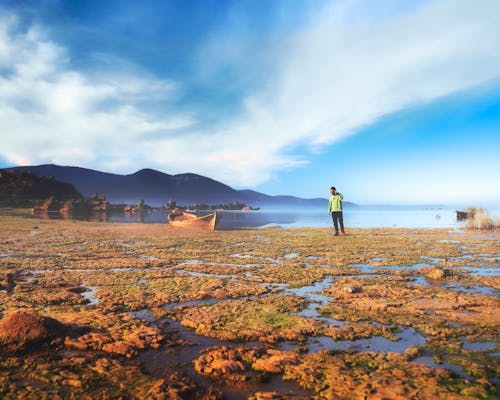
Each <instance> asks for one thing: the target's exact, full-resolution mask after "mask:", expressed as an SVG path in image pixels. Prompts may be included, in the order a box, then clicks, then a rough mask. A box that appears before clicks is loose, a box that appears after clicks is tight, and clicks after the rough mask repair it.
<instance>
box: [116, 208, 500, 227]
mask: <svg viewBox="0 0 500 400" xmlns="http://www.w3.org/2000/svg"><path fill="white" fill-rule="evenodd" d="M211 212H213V211H199V212H197V213H196V214H197V215H199V216H201V215H205V214H209V213H211ZM218 214H219V215H220V217H221V218H220V222H219V224H218V226H217V229H221V230H224V229H247V228H260V227H284V228H300V227H315V228H328V227H333V223H332V219H331V217H330V215H328V213H327V209H326V206H325V207H324V208H323V207H321V208H319V207H309V208H307V207H304V208H298V207H272V208H271V207H269V208H263V209H262V210H258V211H257V210H256V211H218ZM491 214H492V215H499V214H498V213H497V212H496V211H495V210H494V211H493V212H491ZM106 221H109V222H138V223H168V222H167V212H166V211H159V210H154V211H152V212H150V213H143V214H142V215H139V214H133V215H131V216H125V215H124V214H123V213H119V212H114V213H111V214H109V215H108V217H107V218H106ZM344 225H345V227H346V229H348V228H386V227H388V228H460V227H462V226H463V225H464V222H463V221H457V220H456V215H455V209H453V208H449V207H442V208H430V207H423V206H407V207H401V206H358V207H349V208H346V209H344Z"/></svg>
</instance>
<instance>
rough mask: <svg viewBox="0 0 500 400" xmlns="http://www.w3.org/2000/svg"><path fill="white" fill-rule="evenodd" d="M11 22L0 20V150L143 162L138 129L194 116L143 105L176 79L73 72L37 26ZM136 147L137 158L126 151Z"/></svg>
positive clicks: (96, 162)
mask: <svg viewBox="0 0 500 400" xmlns="http://www.w3.org/2000/svg"><path fill="white" fill-rule="evenodd" d="M16 22H17V21H16V19H15V18H13V17H10V18H7V19H4V20H3V21H0V26H2V28H1V29H0V134H1V136H2V146H1V147H0V156H2V157H3V158H5V159H6V160H8V161H10V162H12V163H15V164H35V163H44V162H57V163H60V164H70V165H84V166H90V167H92V166H95V167H96V168H105V167H106V166H107V165H121V166H122V168H123V169H125V170H126V169H129V170H130V169H131V170H133V169H135V168H136V167H138V163H137V159H139V160H141V161H142V163H147V155H146V153H145V150H144V143H143V142H144V135H146V134H147V135H149V137H150V138H151V137H153V138H154V137H155V136H156V135H158V136H165V135H166V136H168V135H169V134H174V133H175V132H176V130H177V129H180V128H186V127H188V126H191V125H192V124H193V123H194V120H193V118H192V117H191V116H190V115H188V114H178V113H177V114H174V113H170V114H172V116H169V115H168V114H169V113H168V112H167V113H165V114H166V115H161V116H160V115H158V113H157V112H156V113H155V112H152V111H150V110H149V107H148V105H149V102H151V101H153V100H154V101H169V100H170V99H175V95H176V92H177V91H178V86H179V85H177V84H176V83H174V82H171V81H165V80H160V79H156V78H151V77H147V76H146V75H144V74H142V75H138V74H134V75H127V74H126V73H124V72H120V73H119V74H117V75H115V76H112V75H108V76H104V75H101V76H97V75H96V76H93V75H90V74H85V73H83V72H78V71H76V70H74V69H73V68H72V66H71V62H70V59H69V57H68V55H67V52H66V51H65V49H64V48H62V47H60V46H58V45H57V44H55V43H54V42H51V41H49V40H47V39H46V38H45V37H44V34H43V31H42V30H41V29H40V28H38V27H32V28H31V29H29V30H28V31H27V32H20V33H16V29H17V24H16ZM116 149H121V150H122V151H121V152H116V151H115V150H116ZM135 151H136V152H137V153H138V156H137V159H135V157H130V156H129V154H130V153H132V154H133V153H134V152H135ZM108 154H109V157H110V158H108ZM131 160H134V162H131Z"/></svg>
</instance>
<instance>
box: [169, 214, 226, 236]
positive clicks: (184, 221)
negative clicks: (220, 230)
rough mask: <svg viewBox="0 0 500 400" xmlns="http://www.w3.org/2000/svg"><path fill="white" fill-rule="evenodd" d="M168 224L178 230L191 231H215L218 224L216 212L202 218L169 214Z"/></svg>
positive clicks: (192, 215)
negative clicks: (191, 229) (186, 229)
mask: <svg viewBox="0 0 500 400" xmlns="http://www.w3.org/2000/svg"><path fill="white" fill-rule="evenodd" d="M168 222H169V223H170V225H172V226H175V227H178V228H193V229H210V230H212V231H214V230H215V227H216V225H217V222H218V215H217V213H216V212H214V213H212V214H208V215H203V216H202V217H197V216H196V215H194V214H190V213H187V212H175V211H174V212H171V213H170V214H168Z"/></svg>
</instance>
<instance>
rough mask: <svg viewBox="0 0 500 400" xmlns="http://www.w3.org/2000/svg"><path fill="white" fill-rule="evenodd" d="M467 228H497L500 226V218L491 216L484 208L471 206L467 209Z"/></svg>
mask: <svg viewBox="0 0 500 400" xmlns="http://www.w3.org/2000/svg"><path fill="white" fill-rule="evenodd" d="M467 215H468V216H467V223H466V228H467V229H474V230H495V229H497V228H500V219H499V218H498V217H494V216H491V215H490V214H489V213H488V211H487V210H485V209H483V208H475V207H469V208H468V209H467Z"/></svg>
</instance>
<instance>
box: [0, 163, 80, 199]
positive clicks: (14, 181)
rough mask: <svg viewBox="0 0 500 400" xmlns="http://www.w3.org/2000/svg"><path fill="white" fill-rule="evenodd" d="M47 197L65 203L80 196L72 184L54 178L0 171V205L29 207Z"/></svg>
mask: <svg viewBox="0 0 500 400" xmlns="http://www.w3.org/2000/svg"><path fill="white" fill-rule="evenodd" d="M49 197H53V198H54V199H56V200H59V201H66V200H70V199H79V198H81V197H82V195H81V194H80V193H79V192H78V191H77V190H76V189H75V188H74V186H73V185H72V184H70V183H66V182H60V181H58V180H56V179H54V178H49V177H45V176H38V175H35V174H33V173H30V172H27V171H22V170H0V205H2V206H26V207H31V206H33V205H34V204H35V203H36V202H39V201H44V200H46V199H47V198H49Z"/></svg>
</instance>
